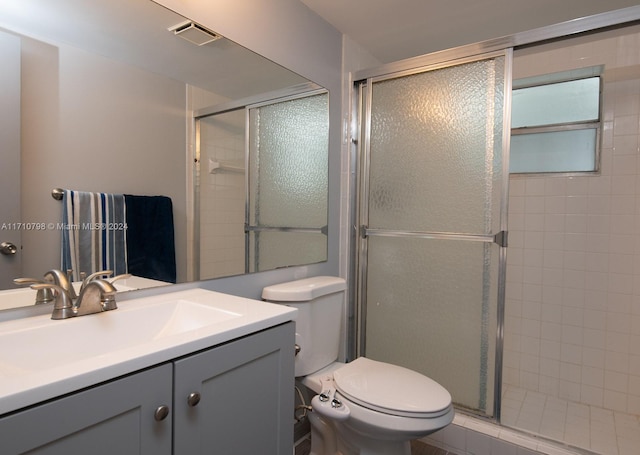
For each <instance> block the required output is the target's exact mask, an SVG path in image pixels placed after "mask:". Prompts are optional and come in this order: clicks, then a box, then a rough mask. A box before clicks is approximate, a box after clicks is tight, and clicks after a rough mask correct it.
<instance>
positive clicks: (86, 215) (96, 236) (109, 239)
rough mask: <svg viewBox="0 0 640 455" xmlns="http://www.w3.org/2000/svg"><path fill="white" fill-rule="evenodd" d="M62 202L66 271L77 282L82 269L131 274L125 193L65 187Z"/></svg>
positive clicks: (63, 246) (63, 255) (91, 271)
mask: <svg viewBox="0 0 640 455" xmlns="http://www.w3.org/2000/svg"><path fill="white" fill-rule="evenodd" d="M62 204H63V208H62V222H63V223H64V229H63V230H62V251H61V253H62V254H61V257H62V261H61V262H62V264H61V265H62V270H73V279H74V280H76V281H77V280H80V273H82V272H84V273H86V274H87V275H89V274H91V273H93V272H97V271H100V270H113V272H114V275H120V274H122V273H128V270H127V233H126V207H125V198H124V195H122V194H110V193H93V192H86V191H73V190H64V193H63V197H62Z"/></svg>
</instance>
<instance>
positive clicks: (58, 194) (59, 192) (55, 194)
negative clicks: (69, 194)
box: [51, 188, 64, 201]
mask: <svg viewBox="0 0 640 455" xmlns="http://www.w3.org/2000/svg"><path fill="white" fill-rule="evenodd" d="M63 195H64V190H63V189H62V188H54V189H52V190H51V197H52V198H54V199H55V200H56V201H61V200H62V196H63Z"/></svg>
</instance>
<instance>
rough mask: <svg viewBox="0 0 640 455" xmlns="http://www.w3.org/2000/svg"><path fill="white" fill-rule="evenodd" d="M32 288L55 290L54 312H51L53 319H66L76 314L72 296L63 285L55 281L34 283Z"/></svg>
mask: <svg viewBox="0 0 640 455" xmlns="http://www.w3.org/2000/svg"><path fill="white" fill-rule="evenodd" d="M31 289H35V290H36V291H39V290H41V289H52V290H53V291H54V294H55V299H54V301H53V313H51V319H66V318H70V317H72V316H75V313H74V312H73V305H72V303H71V297H70V296H69V293H68V292H67V291H66V290H65V289H64V288H62V287H61V286H58V285H57V284H54V283H37V284H32V285H31Z"/></svg>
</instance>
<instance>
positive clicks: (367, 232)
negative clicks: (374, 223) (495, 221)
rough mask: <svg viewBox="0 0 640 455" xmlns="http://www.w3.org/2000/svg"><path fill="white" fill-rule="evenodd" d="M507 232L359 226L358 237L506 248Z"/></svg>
mask: <svg viewBox="0 0 640 455" xmlns="http://www.w3.org/2000/svg"><path fill="white" fill-rule="evenodd" d="M507 234H508V232H507V231H500V232H498V233H497V234H465V233H461V232H429V231H402V230H393V229H376V228H369V227H368V226H367V225H366V224H365V225H361V226H360V237H361V238H363V239H366V238H367V237H369V236H375V237H405V238H411V237H412V238H419V239H440V240H446V239H449V240H466V241H471V242H484V243H495V244H497V245H498V246H501V247H503V248H504V247H506V246H507V237H508V235H507Z"/></svg>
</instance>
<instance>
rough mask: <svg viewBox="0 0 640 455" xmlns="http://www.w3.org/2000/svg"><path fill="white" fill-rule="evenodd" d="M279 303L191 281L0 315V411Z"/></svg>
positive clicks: (235, 329)
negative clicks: (174, 287)
mask: <svg viewBox="0 0 640 455" xmlns="http://www.w3.org/2000/svg"><path fill="white" fill-rule="evenodd" d="M295 312H296V310H295V309H292V308H290V307H286V306H284V305H274V304H270V303H266V302H262V301H257V300H251V299H245V298H241V297H236V296H231V295H227V294H221V293H218V292H213V291H207V290H204V289H190V290H186V291H180V292H173V293H167V294H161V295H157V296H153V297H144V298H139V299H131V300H126V301H123V302H119V303H118V309H116V310H112V311H106V312H103V313H97V314H92V315H87V316H80V317H75V318H69V319H64V320H52V319H51V318H50V315H49V314H47V315H41V316H33V317H28V318H24V319H16V320H11V321H6V322H1V323H0V346H3V349H1V350H0V414H3V413H5V412H9V411H11V410H14V409H18V408H19V407H23V406H28V405H30V404H33V403H37V402H39V401H43V400H46V399H48V398H52V397H55V396H59V395H61V394H64V393H67V392H70V391H73V390H77V389H79V388H82V387H87V386H90V385H92V384H95V383H97V382H100V381H105V380H109V379H111V378H114V377H117V376H121V375H123V374H127V373H130V372H133V371H136V370H140V369H143V368H147V367H149V366H153V365H157V364H158V363H162V362H165V361H169V360H172V359H175V358H177V357H179V356H182V355H186V354H189V353H191V352H194V351H197V350H200V349H206V348H208V347H212V346H215V345H217V344H220V343H224V342H226V341H229V340H232V339H235V338H238V337H240V336H244V335H248V334H250V333H253V332H256V331H259V330H263V329H266V328H269V327H272V326H274V325H277V324H280V323H283V322H287V321H290V320H292V319H293V315H294V314H295Z"/></svg>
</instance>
